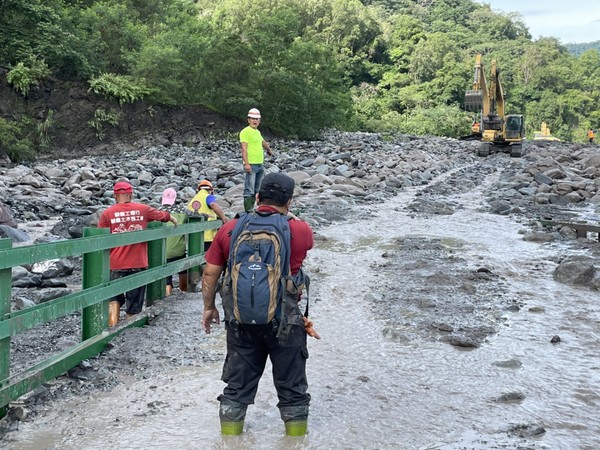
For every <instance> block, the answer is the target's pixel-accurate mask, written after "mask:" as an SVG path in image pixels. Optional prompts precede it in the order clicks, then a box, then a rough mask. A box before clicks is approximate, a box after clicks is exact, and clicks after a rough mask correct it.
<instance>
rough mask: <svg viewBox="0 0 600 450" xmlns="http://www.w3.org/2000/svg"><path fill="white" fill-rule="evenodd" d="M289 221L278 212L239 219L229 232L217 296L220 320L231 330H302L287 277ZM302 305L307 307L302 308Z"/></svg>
mask: <svg viewBox="0 0 600 450" xmlns="http://www.w3.org/2000/svg"><path fill="white" fill-rule="evenodd" d="M290 239H291V235H290V226H289V219H288V217H286V216H283V215H281V214H279V213H274V214H271V213H269V214H264V213H260V212H257V211H254V212H250V213H246V214H243V215H242V216H241V217H240V218H239V219H238V221H237V223H236V225H235V227H234V229H233V230H232V232H231V244H230V251H229V259H228V261H227V267H226V270H225V275H224V277H223V280H222V281H223V284H222V288H221V297H222V299H223V309H224V312H225V320H226V321H228V322H229V323H231V324H234V325H237V324H242V325H266V324H273V325H274V326H277V327H279V331H278V334H279V335H280V336H281V335H282V333H283V330H285V329H289V326H291V325H300V326H303V321H302V313H301V312H300V308H299V305H298V288H297V286H296V283H295V282H294V279H293V278H292V276H291V272H290V253H291V250H290ZM307 306H308V305H307Z"/></svg>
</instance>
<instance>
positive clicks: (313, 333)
mask: <svg viewBox="0 0 600 450" xmlns="http://www.w3.org/2000/svg"><path fill="white" fill-rule="evenodd" d="M302 319H303V320H304V329H305V330H306V334H308V335H309V336H310V337H314V338H315V339H321V336H319V333H317V332H316V331H315V329H314V328H313V323H312V322H311V321H310V320H308V317H302Z"/></svg>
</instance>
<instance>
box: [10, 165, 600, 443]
mask: <svg viewBox="0 0 600 450" xmlns="http://www.w3.org/2000/svg"><path fill="white" fill-rule="evenodd" d="M514 164H515V163H514V162H513V161H511V160H510V158H509V157H507V156H506V155H497V156H495V157H494V159H493V160H492V159H490V160H489V161H481V162H479V163H477V165H476V166H475V165H472V164H470V165H468V166H467V165H465V166H463V167H460V168H458V169H457V170H454V171H452V172H449V173H447V174H445V175H443V176H441V177H439V178H437V179H434V180H433V181H432V182H431V183H430V184H429V185H427V186H423V187H413V188H409V189H406V190H404V191H403V192H402V193H401V194H399V195H398V196H395V197H392V198H390V199H389V200H388V201H387V202H385V203H383V204H377V205H362V206H356V207H355V208H354V209H353V210H352V211H351V213H350V214H348V213H347V214H346V215H345V216H344V220H343V221H340V222H338V223H336V224H335V225H332V226H327V227H323V228H319V229H318V230H317V231H316V245H315V248H314V249H313V250H312V251H311V252H310V253H309V257H308V260H307V261H306V266H307V269H308V272H309V273H311V276H312V284H311V292H310V302H311V304H310V311H311V318H312V320H313V321H314V323H315V329H316V330H317V331H318V332H319V333H320V335H321V336H322V339H321V340H320V341H316V340H313V339H310V340H309V353H310V358H309V361H308V377H309V384H310V389H309V392H310V393H311V395H312V403H311V413H310V419H309V433H308V435H307V436H306V437H304V438H288V437H286V436H285V435H284V429H283V425H282V423H281V420H280V419H279V413H278V410H277V408H276V406H275V405H276V403H277V398H276V394H275V391H274V388H273V387H272V379H271V375H270V367H269V366H268V367H267V369H266V371H265V375H264V377H263V379H262V380H261V383H260V386H259V393H258V396H257V401H256V404H255V405H252V406H250V407H249V410H248V416H247V421H246V427H245V431H244V433H243V434H242V436H240V437H222V436H221V435H220V434H219V422H218V402H217V400H216V398H217V396H218V395H219V393H220V392H221V390H222V388H223V383H222V382H221V381H220V374H221V373H220V372H221V367H222V361H223V358H224V355H225V339H224V338H225V333H224V330H223V327H222V326H216V327H215V331H214V333H212V334H211V335H208V336H207V335H205V334H203V333H202V332H201V330H200V318H201V310H202V299H201V295H200V294H182V293H179V292H177V293H176V295H174V296H171V297H169V298H167V299H165V300H164V301H162V302H160V303H159V304H158V305H157V306H156V307H154V308H153V320H152V321H151V325H150V326H148V327H145V328H143V329H136V330H128V331H126V332H124V333H123V334H122V335H121V336H119V337H118V338H116V339H115V340H114V341H113V342H112V343H111V345H110V346H109V348H108V349H107V350H106V351H105V352H104V353H103V354H102V355H100V356H99V357H97V358H94V359H91V360H89V361H88V362H87V364H84V365H83V366H80V367H79V368H77V370H75V371H72V372H71V373H69V374H67V375H65V376H63V377H60V378H58V379H57V380H54V381H52V382H50V383H48V384H47V385H46V386H44V389H43V390H40V392H37V393H33V394H32V395H30V396H28V397H27V398H25V399H22V400H20V401H19V402H16V404H15V405H13V411H16V410H17V408H16V407H20V408H21V411H24V412H25V413H26V417H25V418H23V420H12V421H7V420H5V421H4V423H5V425H4V426H5V428H4V429H3V436H2V440H0V444H2V445H5V446H6V447H7V448H11V449H15V450H22V449H76V448H77V449H79V448H86V449H104V448H110V447H114V448H130V449H146V448H163V447H165V446H174V447H178V448H181V449H195V448H211V449H234V448H236V449H255V448H256V449H258V448H271V449H290V448H298V449H299V448H302V449H324V448H328V449H392V448H406V449H506V448H518V449H548V448H578V449H593V448H598V447H599V446H600V437H599V436H600V419H598V414H597V407H598V404H599V402H600V394H599V388H598V386H600V375H599V373H600V372H599V371H598V367H597V361H598V359H597V355H598V351H599V350H600V347H599V346H600V344H599V341H598V325H599V324H600V309H599V308H598V306H597V304H598V300H599V298H598V293H597V292H592V291H590V290H589V289H583V288H576V287H572V286H567V285H564V284H559V283H557V282H555V281H554V280H553V277H552V272H553V270H554V268H555V267H556V264H557V260H559V259H560V257H561V256H562V255H564V254H568V253H572V252H587V251H589V250H588V249H586V246H588V247H589V246H590V245H589V244H588V243H579V244H576V245H575V244H573V243H569V242H552V243H538V242H529V241H526V240H524V239H523V235H524V233H525V232H526V231H527V230H528V229H529V217H528V216H527V215H521V216H514V215H498V214H492V213H490V212H489V205H488V203H487V199H488V197H489V195H488V194H489V192H490V190H492V189H493V186H494V183H496V182H498V180H501V179H502V177H504V176H505V173H506V171H507V170H509V168H511V167H512V165H514ZM516 164H518V163H516ZM536 213H537V212H536ZM532 214H533V213H532ZM13 414H14V413H13Z"/></svg>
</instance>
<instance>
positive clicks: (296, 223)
mask: <svg viewBox="0 0 600 450" xmlns="http://www.w3.org/2000/svg"><path fill="white" fill-rule="evenodd" d="M258 211H261V212H267V211H270V212H276V211H277V210H276V209H274V208H272V207H270V206H266V205H262V206H259V207H258ZM236 222H237V220H236V219H234V220H230V221H228V222H227V223H226V224H224V225H223V226H222V227H221V228H219V231H218V232H217V234H216V236H215V238H214V239H213V241H212V244H211V245H210V248H209V249H208V251H207V252H206V255H205V258H206V262H208V263H210V264H214V265H216V266H221V267H224V266H225V265H226V264H227V258H229V246H230V243H231V242H230V241H231V234H230V233H231V231H233V228H234V227H235V224H236ZM288 223H289V224H290V233H291V235H292V239H291V241H290V246H291V256H290V268H291V270H292V275H295V274H296V273H297V272H298V270H300V267H301V266H302V262H303V261H304V259H305V258H306V254H307V253H308V251H309V250H310V249H311V248H313V245H314V243H315V240H314V236H313V232H312V230H311V228H310V226H309V225H308V224H307V223H306V222H304V221H303V220H300V219H291V220H290V221H289V222H288Z"/></svg>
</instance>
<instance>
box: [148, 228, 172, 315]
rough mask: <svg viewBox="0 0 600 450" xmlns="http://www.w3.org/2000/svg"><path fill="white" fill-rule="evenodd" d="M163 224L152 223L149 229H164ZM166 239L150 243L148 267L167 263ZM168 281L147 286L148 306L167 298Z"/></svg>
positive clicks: (160, 281) (162, 279)
mask: <svg viewBox="0 0 600 450" xmlns="http://www.w3.org/2000/svg"><path fill="white" fill-rule="evenodd" d="M162 226H163V224H162V222H150V223H149V224H148V229H153V228H160V227H162ZM166 242H167V241H166V239H164V238H163V239H156V240H153V241H148V267H149V268H152V267H158V266H161V265H163V264H164V263H165V262H166V257H167V251H166ZM166 285H167V283H166V280H165V279H164V278H161V279H160V280H156V281H153V282H152V283H150V284H148V285H147V286H146V306H147V307H149V306H152V305H153V304H154V301H155V300H160V299H161V298H164V296H165V289H166Z"/></svg>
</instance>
